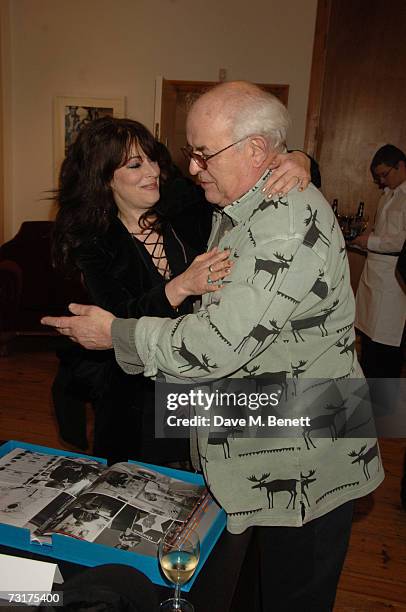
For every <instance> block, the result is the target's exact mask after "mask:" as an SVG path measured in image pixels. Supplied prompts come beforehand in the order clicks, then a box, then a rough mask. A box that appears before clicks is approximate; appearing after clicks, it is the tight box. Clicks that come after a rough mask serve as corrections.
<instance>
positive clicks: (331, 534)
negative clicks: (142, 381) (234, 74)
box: [43, 82, 383, 611]
mask: <svg viewBox="0 0 406 612" xmlns="http://www.w3.org/2000/svg"><path fill="white" fill-rule="evenodd" d="M288 123H289V118H288V114H287V111H286V109H285V107H284V106H283V105H282V104H281V103H280V102H279V101H278V100H277V99H276V98H274V97H273V96H271V95H269V94H267V93H265V92H263V91H262V90H260V89H259V88H257V87H256V86H254V85H251V84H249V83H244V82H236V83H225V84H222V85H219V86H218V87H216V88H214V89H212V90H211V91H209V92H208V93H206V94H205V95H203V96H202V97H201V98H199V99H198V100H197V102H196V103H195V104H194V106H193V107H192V109H191V111H190V114H189V117H188V121H187V137H188V142H189V145H188V147H187V148H186V153H187V155H188V156H189V158H190V172H191V173H192V174H193V175H197V176H198V179H199V182H200V183H201V185H202V187H203V188H204V190H205V193H206V198H207V200H209V201H210V202H212V203H214V204H216V205H217V206H218V212H217V213H215V218H214V222H213V229H212V233H211V236H210V241H209V246H210V247H212V246H215V245H217V246H218V247H219V248H222V249H225V248H227V249H229V250H230V251H231V257H232V259H233V261H234V265H233V268H232V272H231V274H230V276H229V277H228V279H227V280H228V282H227V284H226V285H225V286H224V287H223V289H222V290H221V292H216V293H210V294H206V295H205V296H204V297H203V302H202V307H201V309H200V310H199V312H197V313H196V314H194V315H187V316H185V317H181V318H179V319H177V320H175V321H173V320H169V319H158V318H151V317H144V318H142V319H140V320H139V321H135V320H123V319H114V317H113V316H112V315H110V314H109V313H106V312H105V311H102V310H100V309H97V308H95V307H82V306H77V305H76V306H72V307H71V311H72V312H73V313H74V314H77V315H80V316H77V317H73V318H66V317H65V318H58V319H51V318H46V319H44V321H43V322H44V323H46V324H53V325H55V326H56V327H58V328H62V333H65V334H67V335H69V336H71V337H72V338H74V339H75V340H78V341H80V342H81V343H83V344H84V345H85V346H87V347H88V348H108V347H110V346H112V345H113V346H114V349H115V352H116V358H117V360H118V362H119V363H120V365H121V367H123V369H125V370H126V371H127V372H130V373H136V372H139V371H140V370H143V371H144V373H145V375H146V376H155V375H156V374H157V373H158V371H162V372H164V374H165V376H166V377H167V378H168V377H170V378H171V379H172V380H173V379H174V380H176V379H185V378H192V379H193V380H199V381H203V382H204V381H206V380H211V379H228V378H238V377H240V378H243V377H246V376H247V374H252V373H255V375H256V376H258V375H259V376H261V375H264V376H269V377H270V378H272V375H273V376H274V377H275V376H277V377H279V379H280V383H281V388H284V389H285V390H286V389H287V388H289V399H288V394H287V393H286V411H289V410H293V412H295V404H298V405H299V404H300V406H301V407H303V406H306V407H307V408H308V409H309V410H313V412H312V419H313V420H312V419H310V421H309V422H308V425H307V426H305V427H303V429H302V435H300V436H299V437H297V438H290V439H286V438H277V437H271V436H268V437H266V438H264V437H259V436H253V435H252V434H251V435H248V437H240V438H236V439H233V437H232V436H231V437H230V438H229V439H228V440H227V450H224V448H223V447H222V445H220V444H218V443H217V444H216V443H215V441H214V439H213V437H212V436H210V432H207V431H206V430H205V431H201V430H199V432H198V449H199V454H200V458H201V459H202V460H203V461H202V467H203V470H204V474H205V478H206V481H207V483H208V486H209V487H210V489H211V491H212V492H213V494H214V496H215V497H216V498H217V500H218V501H219V502H220V503H221V505H222V506H223V508H224V509H225V510H226V512H227V515H228V529H229V530H230V531H231V532H233V533H241V532H242V531H244V530H245V529H246V528H247V527H251V526H254V527H255V528H256V536H257V539H258V545H259V550H260V557H261V565H260V569H259V571H258V575H259V579H260V583H261V586H262V609H263V610H271V609H272V610H278V611H279V610H317V611H321V610H331V609H332V606H333V602H334V597H335V590H336V586H337V581H338V578H339V574H340V570H341V567H342V563H343V560H344V556H345V552H346V549H347V545H348V539H349V534H350V527H351V517H352V501H351V500H353V499H354V498H357V497H360V496H362V495H365V494H367V493H369V492H371V491H372V490H373V489H375V488H376V487H377V486H378V484H379V483H380V482H381V480H382V478H383V470H382V466H381V462H380V456H379V449H378V447H377V445H376V440H374V439H371V438H370V437H369V436H367V435H365V437H363V438H362V439H350V438H345V437H343V436H338V435H337V428H338V422H339V420H340V417H339V415H340V414H341V416H342V415H343V414H346V411H347V408H348V410H349V411H350V412H351V417H349V420H346V419H344V420H341V421H340V422H341V431H347V432H348V431H350V430H353V429H354V430H358V431H361V423H360V422H357V416H356V415H357V413H358V411H357V409H356V408H357V407H356V406H355V405H354V403H352V404H351V402H350V404H351V406H349V405H347V404H346V401H347V398H344V400H345V401H344V400H343V401H341V402H340V401H339V397H340V396H339V394H338V395H337V394H336V395H334V393H333V396H331V395H329V394H328V393H327V391H326V389H327V388H329V387H330V386H332V385H331V384H330V383H331V381H332V380H337V379H340V380H341V379H346V378H348V377H353V378H359V377H362V372H361V370H360V368H359V365H358V362H357V358H356V354H355V351H354V327H353V323H354V299H353V295H352V292H351V289H350V283H349V270H348V262H347V259H346V255H345V245H344V241H343V238H342V235H341V232H340V230H339V229H338V227H337V224H336V222H335V217H334V215H333V213H332V211H331V208H330V207H329V205H328V203H327V202H326V201H325V199H324V198H323V196H322V195H321V194H320V193H319V192H318V191H317V189H315V188H314V187H313V186H310V187H309V188H308V189H307V191H306V192H301V191H300V190H299V189H293V190H292V191H291V192H289V194H288V195H287V196H286V197H282V198H274V199H273V200H271V201H266V200H264V198H263V193H262V190H261V187H262V185H263V183H264V181H265V180H266V178H267V176H268V172H269V171H268V168H269V165H270V163H271V162H272V159H273V158H274V157H275V155H276V154H277V153H278V152H280V151H283V150H284V148H285V138H286V130H287V127H288ZM208 280H209V282H210V281H215V280H216V270H215V269H213V268H211V269H209V270H208ZM111 336H113V340H112V339H111ZM301 378H303V379H304V378H306V379H309V378H313V379H318V380H317V381H315V382H314V383H313V384H308V388H307V389H305V390H304V391H303V393H302V394H299V393H298V394H297V396H296V397H293V400H291V399H290V398H291V395H292V393H295V386H294V385H293V384H292V385H291V384H290V383H291V381H292V380H293V382H295V381H296V382H299V381H300V379H301ZM312 382H313V381H312ZM299 396H300V397H299ZM332 397H333V400H331V398H332ZM341 399H342V398H341ZM326 402H327V405H326ZM329 402H330V403H329ZM354 406H355V407H354ZM317 419H319V420H317ZM336 419H337V420H336ZM368 420H370V419H368ZM358 421H359V420H358ZM350 425H351V426H350ZM323 428H327V432H330V433H331V435H330V433H328V437H325V438H319V439H317V440H315V439H313V438H312V437H311V433H312V431H315V430H317V429H318V430H319V431H318V433H319V434H320V433H321V432H320V430H321V429H323ZM324 433H325V432H324ZM316 435H317V434H316ZM315 437H316V436H315ZM366 465H367V468H368V469H366V468H365V466H366ZM363 468H364V470H363Z"/></svg>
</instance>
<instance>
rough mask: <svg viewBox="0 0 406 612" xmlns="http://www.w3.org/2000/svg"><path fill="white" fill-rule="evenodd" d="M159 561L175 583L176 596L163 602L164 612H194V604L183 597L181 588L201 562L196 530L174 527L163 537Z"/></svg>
mask: <svg viewBox="0 0 406 612" xmlns="http://www.w3.org/2000/svg"><path fill="white" fill-rule="evenodd" d="M158 554H159V563H160V565H161V569H162V572H163V573H164V575H165V576H166V578H167V579H168V580H169V581H170V582H173V583H174V584H175V593H174V596H173V597H171V598H169V599H167V600H166V601H163V602H162V603H161V611H162V612H194V607H193V605H192V604H191V603H190V602H189V601H187V600H186V599H183V598H181V596H180V590H181V586H182V584H185V582H187V581H188V580H190V578H191V577H192V576H193V573H194V571H195V569H196V567H197V564H198V563H199V557H200V542H199V536H198V535H197V533H196V532H195V531H192V530H191V529H189V530H182V527H181V528H179V527H172V528H171V529H170V530H169V531H167V532H166V533H165V535H164V536H163V537H162V539H161V541H160V543H159V548H158Z"/></svg>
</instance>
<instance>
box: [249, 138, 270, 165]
mask: <svg viewBox="0 0 406 612" xmlns="http://www.w3.org/2000/svg"><path fill="white" fill-rule="evenodd" d="M249 146H250V149H251V158H252V162H253V165H254V167H255V168H259V167H260V166H262V165H263V163H264V161H265V160H266V159H267V158H268V156H269V145H268V143H267V141H266V140H265V138H264V137H263V136H252V137H251V138H250V142H249Z"/></svg>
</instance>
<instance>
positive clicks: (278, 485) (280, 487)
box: [247, 470, 317, 510]
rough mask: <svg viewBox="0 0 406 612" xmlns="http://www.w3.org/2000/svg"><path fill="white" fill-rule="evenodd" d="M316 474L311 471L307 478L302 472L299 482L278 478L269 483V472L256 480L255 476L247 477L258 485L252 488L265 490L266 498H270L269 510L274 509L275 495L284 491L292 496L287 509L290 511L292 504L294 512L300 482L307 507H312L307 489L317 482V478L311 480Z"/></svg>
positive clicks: (294, 479)
mask: <svg viewBox="0 0 406 612" xmlns="http://www.w3.org/2000/svg"><path fill="white" fill-rule="evenodd" d="M315 472H316V470H310V472H309V474H308V475H307V476H304V475H303V474H302V472H300V480H298V479H297V478H288V479H281V478H278V479H276V480H270V481H269V482H265V481H266V479H267V478H268V477H269V475H270V472H267V473H266V474H262V476H261V478H256V476H255V475H254V474H253V475H252V476H249V477H247V480H249V481H250V482H255V483H256V484H254V485H252V487H251V488H252V489H265V491H266V496H267V498H268V508H269V509H271V508H273V496H274V493H281V492H282V491H285V492H286V493H289V495H290V497H289V501H288V505H287V506H286V509H288V508H289V506H290V505H291V504H292V510H294V509H295V503H296V498H297V484H298V483H299V482H300V492H301V494H302V495H303V497H304V499H305V500H306V502H307V505H308V506H310V503H309V499H308V497H307V493H306V489H308V487H309V484H310V483H312V482H316V480H317V479H316V478H311V476H313V475H314V473H315Z"/></svg>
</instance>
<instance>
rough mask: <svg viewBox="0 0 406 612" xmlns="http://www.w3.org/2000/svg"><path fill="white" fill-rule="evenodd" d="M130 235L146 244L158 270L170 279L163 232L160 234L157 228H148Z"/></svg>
mask: <svg viewBox="0 0 406 612" xmlns="http://www.w3.org/2000/svg"><path fill="white" fill-rule="evenodd" d="M130 235H131V236H132V238H133V240H138V241H139V242H141V243H142V244H143V245H144V246H145V248H146V249H147V251H148V253H149V254H150V255H151V258H152V261H153V264H154V266H155V267H156V269H157V270H158V272H159V273H160V274H161V276H163V277H164V278H165V279H167V280H168V279H169V278H170V276H171V271H170V269H169V263H168V260H167V258H166V254H165V249H164V239H163V236H162V234H158V233H157V232H156V231H155V230H153V229H148V228H147V229H142V230H140V231H139V232H130Z"/></svg>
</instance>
